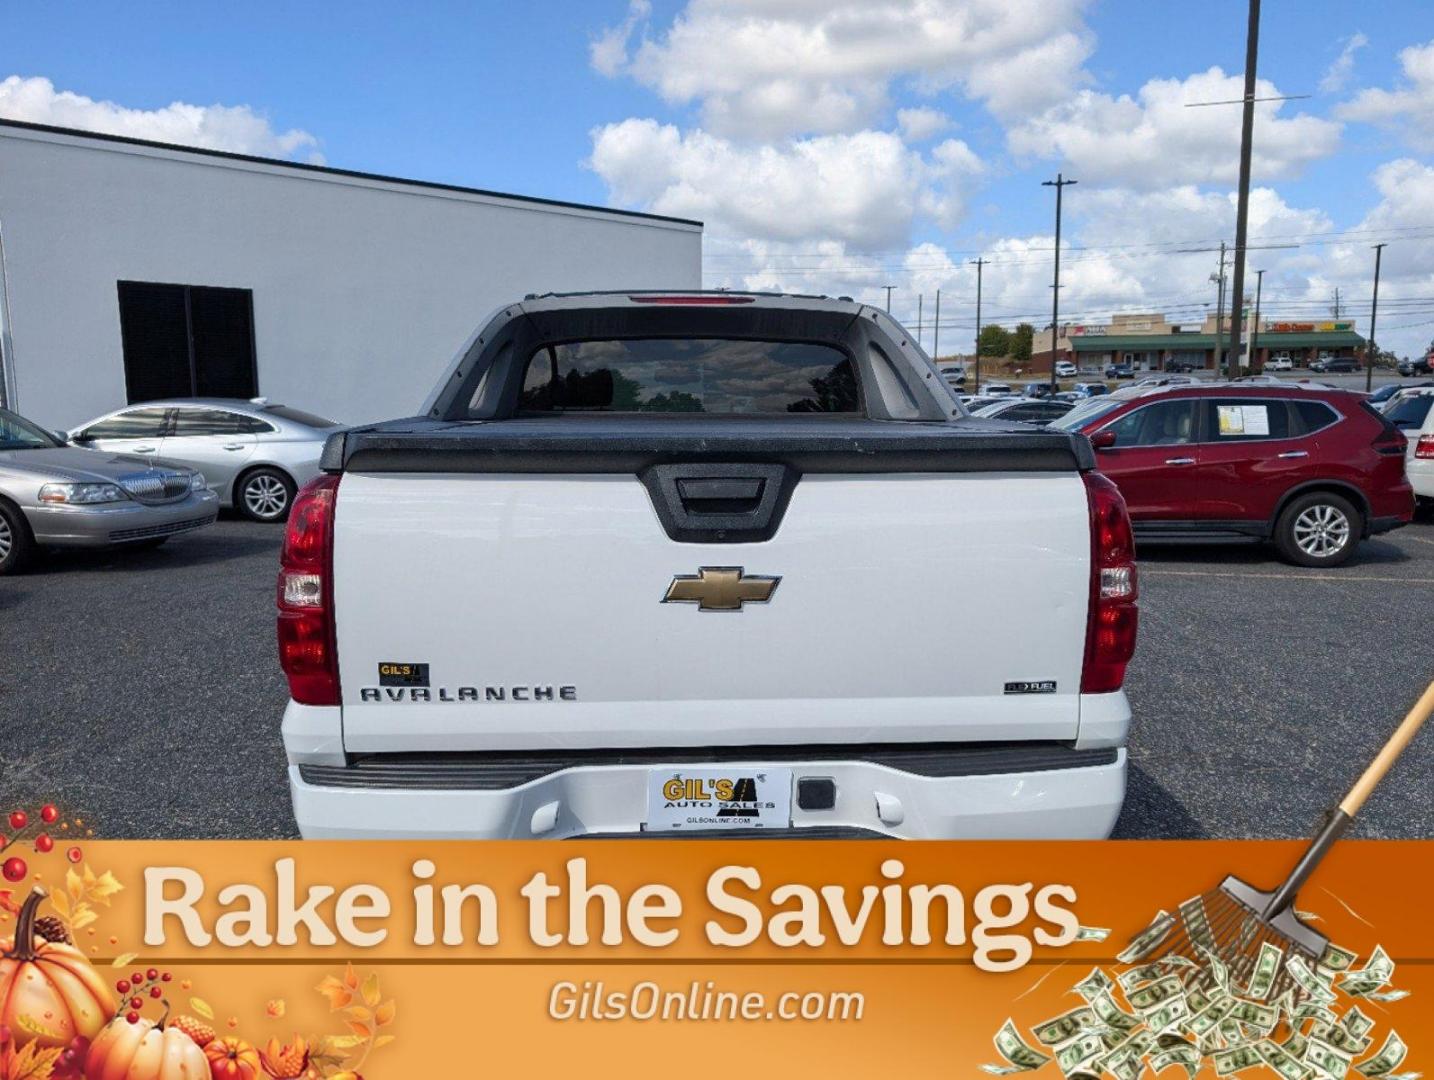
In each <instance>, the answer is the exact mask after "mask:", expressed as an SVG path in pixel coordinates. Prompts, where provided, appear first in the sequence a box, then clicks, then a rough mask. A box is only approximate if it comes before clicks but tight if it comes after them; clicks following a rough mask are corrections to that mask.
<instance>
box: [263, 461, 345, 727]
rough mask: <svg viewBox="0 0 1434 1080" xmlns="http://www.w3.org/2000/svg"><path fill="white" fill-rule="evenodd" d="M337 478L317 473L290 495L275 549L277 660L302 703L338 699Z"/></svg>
mask: <svg viewBox="0 0 1434 1080" xmlns="http://www.w3.org/2000/svg"><path fill="white" fill-rule="evenodd" d="M338 491H339V478H338V477H337V476H321V477H319V478H318V479H317V480H312V481H310V482H309V483H307V484H305V485H304V487H303V489H302V490H300V492H299V494H298V495H297V496H295V498H294V506H293V509H292V510H290V512H289V525H288V529H287V530H286V531H285V533H284V547H283V550H282V551H281V552H280V554H279V596H278V602H279V664H280V666H281V667H283V669H284V674H285V675H287V676H288V678H289V696H290V697H292V698H293V699H294V700H295V701H297V702H299V703H300V704H301V705H337V704H339V658H338V653H337V651H336V650H335V647H334V580H333V569H334V501H335V499H336V498H337V496H338Z"/></svg>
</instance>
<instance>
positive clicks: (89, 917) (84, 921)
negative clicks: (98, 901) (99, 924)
mask: <svg viewBox="0 0 1434 1080" xmlns="http://www.w3.org/2000/svg"><path fill="white" fill-rule="evenodd" d="M98 918H99V916H98V915H96V914H95V912H94V909H93V908H92V907H90V905H89V904H81V905H80V906H79V907H77V908H76V909H75V917H74V918H73V919H71V920H70V929H71V930H83V929H84V928H85V927H86V926H89V925H90V923H92V922H94V921H96V920H97V919H98Z"/></svg>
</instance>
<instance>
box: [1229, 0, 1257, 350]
mask: <svg viewBox="0 0 1434 1080" xmlns="http://www.w3.org/2000/svg"><path fill="white" fill-rule="evenodd" d="M1259 51H1260V0H1250V19H1249V23H1248V26H1247V28H1246V30H1245V100H1244V116H1243V117H1242V119H1241V123H1240V187H1239V193H1238V195H1237V197H1236V202H1235V280H1234V282H1233V285H1234V295H1233V296H1232V297H1231V300H1230V310H1231V311H1233V312H1236V315H1235V320H1234V326H1233V328H1232V329H1231V331H1230V376H1231V378H1233V377H1234V376H1235V375H1236V374H1238V373H1237V372H1236V370H1235V369H1236V367H1238V366H1239V363H1240V340H1241V332H1242V331H1243V329H1244V321H1245V320H1244V314H1245V310H1244V309H1245V234H1246V228H1247V226H1248V225H1249V221H1250V146H1251V143H1252V142H1253V141H1254V134H1255V65H1256V61H1257V60H1258V57H1259ZM1251 359H1252V360H1253V359H1254V358H1253V357H1251Z"/></svg>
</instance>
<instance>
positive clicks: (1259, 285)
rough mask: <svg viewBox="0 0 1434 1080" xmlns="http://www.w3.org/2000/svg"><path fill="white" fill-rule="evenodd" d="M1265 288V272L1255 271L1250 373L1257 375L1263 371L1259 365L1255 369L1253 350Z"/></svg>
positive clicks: (1256, 339)
mask: <svg viewBox="0 0 1434 1080" xmlns="http://www.w3.org/2000/svg"><path fill="white" fill-rule="evenodd" d="M1264 287H1265V272H1264V271H1263V270H1256V271H1255V319H1254V321H1253V322H1251V323H1250V371H1251V372H1253V373H1256V374H1258V372H1259V371H1263V370H1264V365H1263V364H1261V365H1260V367H1259V369H1258V370H1257V369H1256V368H1255V355H1256V353H1255V350H1256V349H1257V348H1258V347H1259V341H1260V291H1261V290H1262V289H1263V288H1264Z"/></svg>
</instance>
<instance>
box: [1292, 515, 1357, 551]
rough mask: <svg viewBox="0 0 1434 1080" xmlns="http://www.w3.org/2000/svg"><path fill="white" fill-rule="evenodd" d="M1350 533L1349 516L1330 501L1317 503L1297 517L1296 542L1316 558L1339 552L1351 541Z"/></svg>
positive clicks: (1302, 549)
mask: <svg viewBox="0 0 1434 1080" xmlns="http://www.w3.org/2000/svg"><path fill="white" fill-rule="evenodd" d="M1350 533H1351V529H1350V523H1349V518H1348V517H1346V516H1345V514H1344V512H1343V511H1342V510H1340V509H1339V508H1338V507H1336V506H1331V505H1330V504H1329V503H1316V504H1315V505H1313V506H1310V507H1307V508H1306V509H1305V510H1304V511H1303V512H1302V513H1301V514H1300V516H1299V517H1297V518H1295V526H1294V534H1295V537H1294V538H1295V544H1296V546H1298V547H1299V549H1300V550H1301V551H1303V552H1304V553H1305V554H1306V555H1308V556H1310V557H1311V558H1314V559H1328V558H1331V557H1332V556H1334V555H1337V554H1339V553H1340V552H1341V551H1343V550H1344V548H1345V545H1347V544H1348V543H1349V537H1350Z"/></svg>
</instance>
